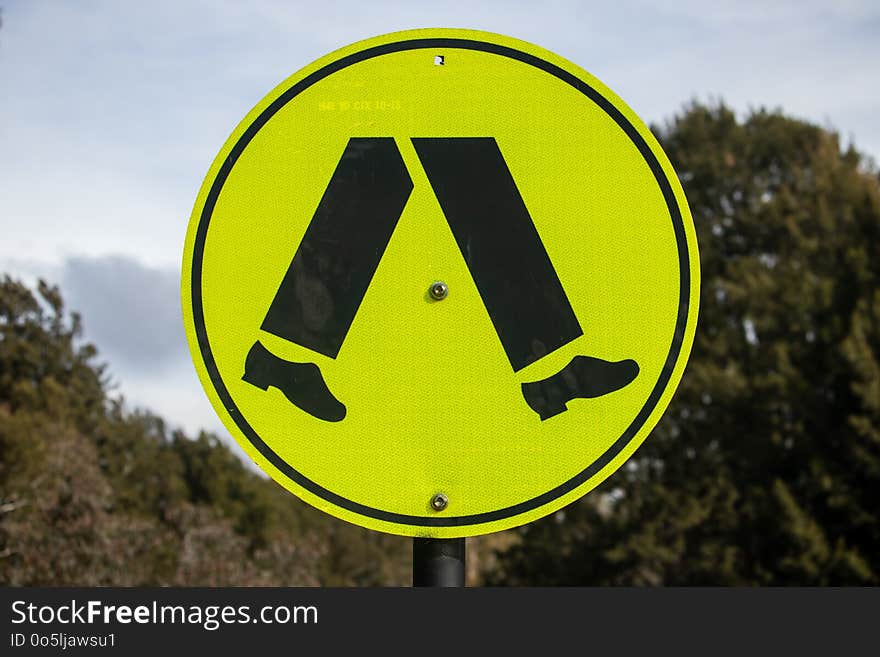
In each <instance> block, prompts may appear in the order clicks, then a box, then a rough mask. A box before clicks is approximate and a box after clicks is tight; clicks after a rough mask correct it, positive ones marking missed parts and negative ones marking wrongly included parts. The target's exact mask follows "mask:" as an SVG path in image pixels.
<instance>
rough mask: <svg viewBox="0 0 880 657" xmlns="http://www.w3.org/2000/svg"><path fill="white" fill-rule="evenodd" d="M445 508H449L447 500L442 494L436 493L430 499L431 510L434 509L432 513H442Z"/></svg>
mask: <svg viewBox="0 0 880 657" xmlns="http://www.w3.org/2000/svg"><path fill="white" fill-rule="evenodd" d="M447 506H449V498H448V497H446V496H445V495H444V494H443V493H437V494H436V495H435V496H434V497H432V498H431V508H432V509H434V511H442V510H443V509H445V508H446V507H447Z"/></svg>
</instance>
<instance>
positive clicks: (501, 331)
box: [182, 29, 700, 558]
mask: <svg viewBox="0 0 880 657" xmlns="http://www.w3.org/2000/svg"><path fill="white" fill-rule="evenodd" d="M699 273H700V272H699V258H698V254H697V243H696V237H695V232H694V228H693V222H692V220H691V217H690V213H689V211H688V208H687V202H686V200H685V197H684V193H683V192H682V189H681V186H680V185H679V183H678V181H677V178H676V176H675V172H674V170H673V168H672V166H671V165H670V163H669V161H668V159H667V158H666V156H665V155H664V153H663V151H662V150H661V148H660V146H659V144H658V143H657V141H656V139H655V138H654V136H653V135H652V134H651V133H650V131H649V130H648V129H647V127H646V126H645V125H644V124H643V123H642V122H641V121H640V120H639V118H638V117H637V116H636V115H635V114H634V113H633V112H632V110H630V109H629V108H628V107H627V106H626V105H625V104H624V103H623V102H622V101H621V100H620V99H619V98H617V96H615V95H614V94H613V92H611V91H610V90H609V89H608V88H607V87H605V86H604V85H603V84H602V83H601V82H599V81H598V80H596V79H595V78H593V77H592V76H591V75H589V74H588V73H586V72H585V71H583V70H582V69H580V68H578V67H577V66H575V65H574V64H572V63H571V62H568V61H566V60H564V59H562V58H561V57H559V56H557V55H554V54H553V53H550V52H548V51H546V50H544V49H542V48H539V47H537V46H534V45H531V44H528V43H524V42H521V41H517V40H515V39H511V38H508V37H502V36H499V35H495V34H488V33H484V32H472V31H466V30H446V29H430V30H416V31H411V32H403V33H397V34H390V35H386V36H381V37H377V38H374V39H370V40H367V41H364V42H360V43H356V44H354V45H351V46H348V47H346V48H343V49H342V50H339V51H337V52H335V53H331V54H330V55H327V56H326V57H324V58H322V59H320V60H318V61H317V62H314V63H313V64H310V65H309V66H307V67H306V68H304V69H303V70H302V71H300V72H298V73H296V74H294V75H293V76H291V77H290V78H289V79H288V80H285V81H284V82H283V83H282V84H281V85H279V86H278V87H277V88H276V89H274V90H273V91H272V92H270V93H269V95H268V96H266V98H264V99H263V100H262V101H260V103H258V104H257V106H256V107H255V108H254V109H253V110H252V111H251V112H250V113H249V114H248V115H247V116H246V117H245V118H244V120H243V121H242V122H241V124H240V125H239V126H238V127H237V128H236V130H235V131H234V132H233V134H232V136H231V137H230V138H229V140H228V141H227V142H226V144H225V145H224V147H223V149H222V150H221V152H220V153H219V154H218V156H217V158H216V160H215V161H214V164H213V165H212V166H211V169H210V171H209V172H208V175H207V177H206V179H205V182H204V184H203V186H202V189H201V191H200V193H199V196H198V199H197V201H196V204H195V208H194V210H193V215H192V219H191V221H190V226H189V231H188V234H187V240H186V245H185V253H184V260H183V279H182V295H183V308H184V321H185V324H186V329H187V335H188V339H189V343H190V348H191V352H192V355H193V361H194V363H195V365H196V369H197V371H198V373H199V376H200V379H201V381H202V384H203V386H204V388H205V390H206V392H207V394H208V397H209V398H210V400H211V402H212V404H213V405H214V408H215V409H216V411H217V413H218V415H219V416H220V418H221V419H222V420H223V422H224V424H225V426H226V427H227V428H228V429H229V431H230V432H231V433H232V435H233V436H234V437H235V438H236V440H237V441H238V442H239V444H240V445H241V446H242V448H243V449H244V450H245V451H246V452H247V453H248V454H249V455H250V456H251V457H252V458H253V459H254V460H255V461H256V462H257V463H258V464H259V465H260V466H261V467H262V468H263V469H264V470H266V472H268V473H269V474H270V475H271V476H272V477H273V478H274V479H275V480H276V481H278V482H279V483H280V484H282V485H283V486H285V487H286V488H287V489H288V490H290V491H291V492H292V493H294V494H295V495H297V496H299V497H300V498H302V499H303V500H304V501H306V502H308V503H309V504H312V505H314V506H316V507H318V508H320V509H323V510H324V511H326V512H327V513H330V514H332V515H334V516H336V517H338V518H341V519H344V520H347V521H349V522H353V523H356V524H359V525H362V526H364V527H368V528H371V529H375V530H379V531H385V532H390V533H396V534H402V535H406V536H413V537H418V538H419V540H425V539H458V538H461V537H464V536H471V535H478V534H484V533H489V532H495V531H500V530H503V529H507V528H510V527H514V526H516V525H520V524H523V523H525V522H529V521H531V520H535V519H537V518H540V517H542V516H545V515H547V514H550V513H552V512H554V511H556V510H557V509H560V508H562V507H563V506H565V505H566V504H569V503H571V502H572V501H574V500H576V499H578V498H579V497H580V496H582V495H583V494H585V493H586V492H588V491H589V490H591V489H592V488H594V487H595V486H596V485H598V484H599V483H600V482H601V481H602V480H603V479H605V478H606V477H608V476H609V475H610V474H611V473H612V472H614V470H616V469H617V468H618V467H620V465H621V464H622V463H623V462H624V461H625V460H626V459H627V458H628V457H629V456H630V455H631V454H632V453H633V452H634V451H635V449H636V448H637V447H638V446H639V445H640V444H641V442H642V441H643V440H644V439H645V438H646V437H647V435H648V434H649V433H650V431H651V429H652V428H653V427H654V426H655V425H656V424H657V422H658V421H659V419H660V417H661V415H662V414H663V411H664V410H665V409H666V407H667V406H668V404H669V401H670V399H671V398H672V395H673V393H674V391H675V388H676V387H677V385H678V382H679V381H680V379H681V376H682V372H683V370H684V367H685V363H686V361H687V357H688V355H689V352H690V349H691V345H692V343H693V338H694V332H695V329H696V318H697V300H698V296H699ZM450 291H451V292H450ZM441 302H442V303H441ZM425 345H431V348H430V349H427V348H425ZM438 345H439V347H438ZM438 400H442V403H440V404H438ZM438 445H441V446H442V448H438V447H437V446H438ZM441 491H442V492H441ZM440 556H443V555H440ZM447 557H448V555H447ZM447 557H444V558H447Z"/></svg>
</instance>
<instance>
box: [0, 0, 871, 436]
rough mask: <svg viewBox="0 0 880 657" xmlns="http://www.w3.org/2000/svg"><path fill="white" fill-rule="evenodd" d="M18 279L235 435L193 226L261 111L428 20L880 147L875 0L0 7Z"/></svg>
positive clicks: (175, 406) (633, 84) (132, 370)
mask: <svg viewBox="0 0 880 657" xmlns="http://www.w3.org/2000/svg"><path fill="white" fill-rule="evenodd" d="M0 7H2V11H3V27H2V28H0V88H2V92H0V227H2V232H3V239H2V240H0V271H3V272H7V273H10V274H12V275H13V276H17V277H19V278H23V279H25V280H27V281H33V280H34V279H35V277H37V276H44V277H46V278H48V279H49V280H51V281H53V282H57V283H59V284H60V285H61V286H62V290H63V291H64V293H65V296H66V297H67V299H68V300H69V302H70V305H71V306H72V307H73V308H74V309H77V310H80V311H81V312H82V313H83V315H84V320H85V324H86V329H87V334H88V337H90V338H91V339H92V340H94V341H95V342H96V343H97V344H98V346H99V348H100V349H101V351H102V354H103V355H104V357H105V358H106V359H107V360H108V361H109V363H110V370H111V372H112V373H113V375H114V377H115V379H116V380H117V382H118V384H119V390H120V391H121V392H122V393H124V394H125V395H126V397H127V398H128V399H129V400H130V401H131V402H132V403H133V404H138V405H143V406H147V407H150V408H152V409H154V410H156V411H158V412H160V413H161V414H163V415H164V416H165V417H166V418H167V419H168V420H170V421H171V423H172V424H177V425H181V426H183V427H185V428H186V429H188V430H190V431H194V430H196V429H197V428H199V427H205V428H209V429H211V430H215V431H218V432H219V433H223V430H222V428H221V425H220V423H219V420H217V419H216V417H215V416H214V413H213V411H212V410H211V408H210V406H209V405H208V403H207V400H206V398H205V396H204V393H203V392H202V391H201V388H200V387H199V385H198V382H197V380H196V378H195V374H194V371H193V368H192V365H191V363H190V361H189V356H188V353H187V351H186V347H185V341H184V337H183V329H182V325H181V322H180V308H179V299H178V291H177V290H178V280H179V271H180V258H181V250H182V244H183V237H184V233H185V230H186V224H187V221H188V218H189V213H190V210H191V208H192V204H193V202H194V200H195V196H196V192H197V190H198V188H199V185H200V184H201V180H202V177H203V176H204V174H205V172H206V171H207V168H208V166H209V164H210V163H211V161H212V159H213V158H214V156H215V154H216V153H217V151H218V150H219V148H220V146H221V145H222V143H223V142H224V140H225V139H226V137H227V136H228V134H229V133H230V132H231V131H232V129H233V128H234V127H235V125H236V124H237V123H238V121H239V120H240V119H241V118H242V117H243V116H244V115H245V113H246V112H247V111H248V110H249V109H250V108H251V107H252V106H253V105H254V104H255V103H256V102H257V101H258V100H259V99H260V98H261V97H262V96H263V95H264V94H265V93H266V92H267V91H268V90H270V89H271V88H272V87H274V86H275V85H276V84H277V83H278V82H280V81H281V80H283V79H284V78H285V77H287V76H288V75H290V74H291V73H293V72H295V71H296V70H297V69H299V68H301V67H302V66H304V65H305V64H307V63H309V62H310V61H312V60H314V59H316V58H317V57H319V56H321V55H323V54H325V53H326V52H328V51H331V50H334V49H336V48H338V47H340V46H343V45H346V44H348V43H351V42H353V41H357V40H359V39H363V38H367V37H370V36H374V35H377V34H383V33H387V32H392V31H396V30H401V29H410V28H415V27H432V26H433V27H469V28H475V29H483V30H489V31H492V32H500V33H504V34H508V35H510V36H515V37H518V38H521V39H525V40H527V41H532V42H534V43H537V44H539V45H541V46H544V47H546V48H549V49H550V50H554V51H556V52H557V53H559V54H561V55H563V56H565V57H567V58H568V59H570V60H572V61H574V62H575V63H577V64H579V65H580V66H582V67H583V68H586V69H587V70H589V71H590V72H591V73H593V74H594V75H596V76H597V77H599V78H600V79H601V80H603V81H604V82H605V83H606V84H608V85H609V86H610V87H611V88H612V89H614V90H615V91H616V92H617V93H618V94H619V95H620V96H621V97H622V98H623V99H624V100H625V101H626V102H627V103H628V104H629V105H630V106H631V107H632V108H633V109H634V110H635V111H636V112H637V113H638V114H639V115H641V116H642V117H643V118H644V119H645V120H647V121H649V122H662V121H663V120H665V119H668V118H669V117H670V116H672V115H673V114H674V113H675V112H677V111H679V110H680V109H681V107H682V105H683V104H684V103H685V102H686V101H688V100H689V99H693V98H697V99H701V100H708V99H717V98H721V99H724V100H725V101H726V102H727V103H728V104H730V105H732V106H733V107H734V108H736V109H737V110H738V111H740V112H744V111H747V110H748V109H749V108H753V107H760V106H766V107H770V108H777V107H779V108H782V109H783V110H784V111H786V112H787V113H788V114H791V115H794V116H797V117H801V118H806V119H809V120H811V121H813V122H816V123H820V124H822V125H826V126H829V127H833V128H835V129H837V130H838V131H839V132H840V133H841V135H842V137H843V138H844V140H845V141H849V140H852V141H854V143H855V144H856V146H857V147H858V148H859V149H860V150H862V151H863V152H866V153H868V154H869V155H871V156H873V157H874V158H877V157H878V155H880V127H878V117H880V91H878V90H880V75H878V68H877V63H878V62H880V3H877V2H855V1H854V2H842V1H838V2H811V1H808V0H807V1H803V2H750V1H740V2H714V3H713V2H696V1H688V2H678V3H675V2H669V3H657V2H624V1H620V2H614V3H607V2H603V3H588V2H573V1H563V0H558V1H554V0H545V1H543V2H533V1H529V2H492V1H482V2H473V1H471V2H449V1H442V0H434V1H432V2H414V1H412V0H410V1H408V2H391V1H385V2H383V1H380V0H373V1H371V2H363V1H360V2H330V1H329V0H328V1H325V2H290V1H288V2H280V1H269V0H264V1H257V2H221V1H219V0H215V1H210V2H209V1H207V0H190V1H187V0H176V1H165V0H153V1H151V2H148V3H143V2H120V1H110V0H80V1H76V2H73V1H60V0H59V1H50V0H47V1H42V0H5V1H3V0H0Z"/></svg>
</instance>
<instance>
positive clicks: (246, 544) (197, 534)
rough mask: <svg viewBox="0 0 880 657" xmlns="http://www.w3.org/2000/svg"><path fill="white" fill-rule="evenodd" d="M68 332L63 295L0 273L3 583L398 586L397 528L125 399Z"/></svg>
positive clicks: (402, 571) (401, 567)
mask: <svg viewBox="0 0 880 657" xmlns="http://www.w3.org/2000/svg"><path fill="white" fill-rule="evenodd" d="M79 334H80V324H79V319H78V318H77V317H72V318H70V319H68V318H66V317H65V315H64V311H63V306H62V302H61V297H60V294H59V292H58V290H56V289H54V288H50V287H48V286H47V285H45V284H44V283H41V284H40V286H39V296H34V294H33V293H32V292H31V291H30V290H29V289H28V288H27V287H25V286H24V285H22V284H20V283H18V282H15V281H12V280H10V279H9V278H8V277H7V278H5V279H3V280H2V281H0V584H14V585H41V584H42V585H64V584H66V585H114V584H115V585H148V584H152V585H155V584H158V585H168V584H177V585H202V586H204V585H318V584H337V585H354V584H358V585H375V584H395V583H396V584H405V583H408V580H409V565H408V563H409V562H408V558H409V551H408V543H407V542H406V541H404V540H403V539H396V538H394V537H389V536H384V535H378V534H373V533H371V532H367V531H366V530H360V529H357V528H355V527H351V526H348V525H344V524H343V523H339V522H338V521H336V520H332V519H330V518H328V517H326V516H324V515H323V514H321V513H319V512H317V511H315V510H313V509H311V508H310V507H307V506H305V505H303V504H302V503H300V502H299V501H298V500H296V499H295V498H294V497H292V496H291V495H290V494H289V493H287V492H286V491H284V490H282V489H281V488H280V487H278V486H277V485H276V484H274V483H273V482H271V481H268V480H266V479H264V478H263V477H261V476H260V475H258V474H256V473H254V472H253V471H251V470H249V469H247V468H246V467H245V466H244V465H243V463H242V462H241V461H240V460H239V459H238V458H237V457H236V456H235V455H234V454H233V453H232V452H231V451H230V450H229V449H227V448H226V447H225V446H224V445H223V444H222V443H220V441H219V440H218V439H217V438H216V437H214V436H211V435H208V434H201V435H199V436H198V438H197V439H195V440H190V439H189V438H187V437H186V436H184V435H183V434H182V433H180V432H169V430H168V428H167V427H166V425H165V423H164V422H163V421H162V420H161V419H159V418H157V417H155V416H153V415H150V414H148V413H143V412H128V411H126V410H124V408H123V405H122V403H121V402H120V401H118V400H113V399H110V398H109V397H108V396H107V394H106V390H105V383H104V381H103V371H102V369H101V368H100V367H98V366H95V365H94V364H93V360H94V358H95V349H94V348H93V347H91V346H88V345H81V344H80V339H79Z"/></svg>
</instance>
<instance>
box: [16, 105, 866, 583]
mask: <svg viewBox="0 0 880 657" xmlns="http://www.w3.org/2000/svg"><path fill="white" fill-rule="evenodd" d="M654 130H655V133H657V134H658V136H659V137H660V139H661V142H662V143H663V146H664V148H665V149H666V151H667V153H668V154H669V156H670V159H671V160H672V162H673V164H674V165H675V167H676V170H677V172H678V174H679V176H680V178H681V180H682V183H683V185H684V187H685V191H686V193H687V196H688V200H689V202H690V205H691V210H692V212H693V215H694V220H695V223H696V226H697V231H698V236H699V244H700V256H701V263H702V270H703V287H702V293H701V302H700V303H701V306H700V323H699V327H698V331H697V339H696V343H695V348H694V351H693V354H692V356H691V360H690V364H689V366H688V369H687V371H686V373H685V377H684V379H683V382H682V385H681V387H680V389H679V391H678V393H677V394H676V396H675V399H674V401H673V403H672V405H671V407H670V409H669V411H668V412H667V414H666V416H665V417H664V419H663V420H662V421H661V423H660V425H659V426H658V427H657V429H656V430H655V431H654V432H653V435H652V436H651V437H650V438H649V439H648V441H647V442H646V443H645V444H644V446H643V447H642V448H641V449H640V450H639V451H638V452H637V454H636V456H635V457H634V458H633V459H631V461H630V462H629V464H628V465H627V467H625V468H623V469H621V470H620V471H619V472H617V473H616V474H615V475H613V476H612V477H611V478H610V479H609V480H608V481H606V482H605V483H604V484H603V485H602V486H600V487H599V488H598V489H597V490H596V491H594V493H592V494H590V495H588V496H587V497H585V498H584V499H583V500H581V501H580V502H577V503H575V504H573V505H571V506H569V507H568V508H566V509H565V510H564V511H562V512H560V513H558V514H556V515H555V516H552V517H550V518H547V519H545V520H543V521H540V522H536V523H532V524H531V525H528V526H526V527H524V528H521V529H519V530H513V531H510V532H506V533H504V534H499V535H495V536H491V537H486V538H483V539H478V540H475V541H471V543H470V545H469V550H470V552H469V556H470V557H472V563H471V566H472V571H471V573H470V579H471V582H472V583H480V582H483V583H490V584H549V585H563V584H636V585H664V584H734V585H736V584H782V585H785V584H819V585H823V584H875V585H876V584H880V286H878V282H880V180H878V176H877V172H876V170H875V168H874V166H873V165H872V164H871V163H869V162H866V161H865V160H864V158H862V157H861V156H860V155H859V153H858V152H857V151H856V150H855V149H854V148H852V147H847V148H842V147H841V144H840V143H839V140H838V137H837V135H835V134H834V133H833V132H830V131H828V130H825V129H822V128H820V127H817V126H814V125H810V124H808V123H804V122H802V121H797V120H794V119H791V118H787V117H785V116H783V115H781V114H779V113H768V112H764V111H758V112H753V113H751V114H750V115H749V116H748V117H746V118H745V119H744V120H743V121H737V119H736V117H735V116H734V114H733V113H732V112H731V111H730V110H729V109H728V108H726V107H724V106H723V105H713V106H704V105H692V106H690V107H688V108H686V109H685V111H683V112H682V113H681V114H680V115H679V116H677V117H676V118H675V119H674V120H672V121H671V122H669V123H668V124H667V125H665V126H663V127H659V128H658V127H655V128H654ZM87 320H88V318H86V321H87ZM79 334H80V322H79V318H77V317H76V316H75V315H68V314H67V313H66V312H65V310H64V308H63V304H62V300H61V295H60V292H59V291H58V290H57V289H54V288H52V287H50V286H48V285H45V284H41V285H40V286H39V289H38V290H30V289H28V288H27V287H25V286H24V285H22V284H21V283H19V282H17V281H14V280H11V279H9V278H5V279H4V280H3V281H2V282H0V583H3V584H23V585H37V584H86V585H89V584H108V585H109V584H120V585H138V584H181V585H223V584H230V585H236V584H255V585H256V584H265V585H284V584H288V585H312V584H314V585H319V584H322V585H330V584H344V585H372V584H408V583H409V568H410V562H409V559H410V553H409V550H410V543H409V541H407V540H405V539H400V538H396V537H390V536H384V535H381V534H376V533H372V532H368V531H366V530H360V529H357V528H355V527H352V526H349V525H347V524H345V523H342V522H339V521H336V520H334V519H331V518H329V517H326V516H324V515H323V514H321V513H319V512H317V511H314V510H312V509H311V508H309V507H307V506H306V505H304V504H302V503H300V502H299V501H297V500H296V499H295V498H293V497H292V496H290V495H289V494H288V493H286V492H285V491H283V490H282V489H281V488H280V487H278V486H277V485H276V484H274V483H272V482H271V481H268V480H266V479H264V478H262V477H260V476H258V475H257V474H255V473H253V472H252V471H250V470H249V469H248V468H246V467H245V466H243V465H242V463H241V462H240V461H239V460H238V459H237V458H236V457H235V456H234V455H233V454H232V452H230V451H229V450H228V449H227V448H226V447H225V446H224V445H222V444H221V443H220V442H219V440H218V439H217V438H216V437H214V436H211V435H207V434H201V435H199V436H198V437H195V438H192V437H188V436H185V435H183V434H182V433H180V432H178V431H170V430H169V429H168V427H167V426H166V424H165V423H164V422H163V420H162V419H160V418H158V417H155V416H153V415H150V414H146V413H142V412H131V411H127V410H125V408H124V407H123V405H122V403H121V402H120V401H119V400H118V399H115V398H114V397H113V395H112V394H111V393H110V392H109V391H108V386H107V381H106V377H105V374H104V370H103V367H102V366H101V365H99V364H98V363H99V362H100V361H99V359H98V358H97V354H96V351H95V349H94V348H93V347H92V346H90V345H87V344H84V343H83V342H82V340H81V339H80V338H79ZM172 420H173V418H172Z"/></svg>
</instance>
